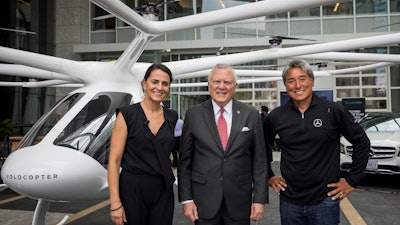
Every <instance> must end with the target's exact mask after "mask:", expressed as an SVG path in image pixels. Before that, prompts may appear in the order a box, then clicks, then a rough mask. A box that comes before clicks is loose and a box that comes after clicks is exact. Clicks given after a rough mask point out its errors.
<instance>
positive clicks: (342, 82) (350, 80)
mask: <svg viewBox="0 0 400 225" xmlns="http://www.w3.org/2000/svg"><path fill="white" fill-rule="evenodd" d="M358 85H360V79H359V78H358V77H338V78H336V86H358Z"/></svg>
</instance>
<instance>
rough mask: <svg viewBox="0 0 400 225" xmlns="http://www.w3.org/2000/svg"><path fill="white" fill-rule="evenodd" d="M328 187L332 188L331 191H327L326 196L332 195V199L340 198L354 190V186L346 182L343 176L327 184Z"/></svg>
mask: <svg viewBox="0 0 400 225" xmlns="http://www.w3.org/2000/svg"><path fill="white" fill-rule="evenodd" d="M328 187H330V188H334V189H333V190H332V191H330V192H328V196H332V200H336V199H340V200H342V199H344V198H346V197H347V196H348V195H349V194H350V193H351V192H353V191H354V188H353V187H352V186H351V185H350V184H349V183H347V181H346V179H344V178H340V179H339V182H337V183H330V184H328Z"/></svg>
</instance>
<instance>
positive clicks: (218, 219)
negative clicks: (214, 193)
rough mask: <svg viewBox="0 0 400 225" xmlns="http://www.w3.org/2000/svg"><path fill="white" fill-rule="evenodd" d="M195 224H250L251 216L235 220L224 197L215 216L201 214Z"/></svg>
mask: <svg viewBox="0 0 400 225" xmlns="http://www.w3.org/2000/svg"><path fill="white" fill-rule="evenodd" d="M195 225H250V216H249V218H248V219H246V220H233V219H232V218H231V216H230V215H229V212H228V210H227V208H226V206H225V199H222V203H221V206H220V207H219V210H218V213H217V215H216V216H215V217H214V218H211V219H205V218H202V217H201V215H199V219H198V220H196V221H195Z"/></svg>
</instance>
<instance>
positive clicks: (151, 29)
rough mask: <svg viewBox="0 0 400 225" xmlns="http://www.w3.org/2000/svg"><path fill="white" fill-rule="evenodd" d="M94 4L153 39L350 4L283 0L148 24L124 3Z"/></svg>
mask: <svg viewBox="0 0 400 225" xmlns="http://www.w3.org/2000/svg"><path fill="white" fill-rule="evenodd" d="M91 1H92V2H93V3H94V4H96V5H98V6H99V7H101V8H103V9H104V10H106V11H109V12H110V13H112V14H114V15H117V17H118V18H120V19H121V20H123V21H124V22H126V23H127V24H129V25H131V26H133V27H136V28H137V29H139V30H141V31H143V32H146V33H148V34H153V35H161V34H164V33H167V32H173V31H178V30H184V29H189V28H194V27H203V26H210V25H216V24H222V23H226V22H233V21H239V20H245V19H250V18H254V17H260V16H268V15H273V14H277V13H283V12H288V11H291V10H293V9H294V8H295V9H303V8H311V7H316V6H321V5H328V4H334V3H336V2H346V1H349V0H325V1H321V0H297V1H292V0H280V1H279V4H276V1H275V0H265V1H258V2H253V3H249V4H245V5H240V6H235V7H229V8H225V9H220V10H214V11H210V12H204V13H199V14H195V15H190V16H185V17H179V18H174V19H170V20H164V21H147V20H145V19H144V18H143V17H141V16H140V15H138V14H137V13H135V11H134V10H133V9H131V8H129V7H128V6H127V5H125V4H124V3H123V2H122V1H115V0H91ZM248 12H252V13H248ZM221 15H223V16H221ZM188 21H190V23H188Z"/></svg>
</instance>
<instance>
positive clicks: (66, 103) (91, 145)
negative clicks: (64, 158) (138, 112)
mask: <svg viewBox="0 0 400 225" xmlns="http://www.w3.org/2000/svg"><path fill="white" fill-rule="evenodd" d="M84 95H85V93H73V94H71V95H69V96H66V97H65V98H63V99H62V100H60V101H59V102H58V103H56V104H55V105H54V106H53V107H52V108H51V109H50V110H49V111H48V113H47V114H45V115H43V116H42V117H41V118H40V119H39V121H38V122H37V123H35V125H34V126H33V127H32V128H31V129H30V131H29V132H28V133H27V134H26V135H25V136H24V138H23V139H22V140H21V142H20V144H19V145H18V146H17V148H16V150H18V149H20V148H24V147H28V146H32V145H36V144H38V143H40V142H41V141H42V140H43V139H44V137H45V136H46V135H47V134H48V133H49V131H50V130H51V129H53V128H55V127H56V126H57V124H58V122H59V121H61V120H62V119H63V117H64V116H66V115H68V113H69V112H70V111H71V109H73V107H74V106H75V104H76V103H77V102H78V101H79V100H80V99H81V98H83V96H84ZM131 103H132V95H131V94H128V93H119V92H102V93H98V94H96V95H95V96H94V97H93V98H92V99H91V100H90V101H89V102H88V103H87V104H86V105H85V106H84V107H83V108H82V109H81V110H80V111H79V112H78V113H77V114H76V113H75V114H76V115H75V116H73V117H72V119H70V122H69V123H67V124H66V123H65V121H64V123H62V124H66V126H65V127H63V128H62V129H60V131H59V132H58V135H57V136H56V138H54V141H53V142H52V143H53V144H54V145H56V146H62V147H67V148H70V149H72V150H76V151H80V152H82V153H85V154H87V155H89V156H90V157H92V158H94V159H95V160H97V161H98V162H99V163H100V164H101V165H102V166H103V167H105V168H107V165H108V153H109V150H110V139H111V132H112V128H113V125H114V122H115V109H116V108H118V107H121V106H125V105H129V104H131ZM71 113H72V114H73V112H71ZM67 120H68V118H67ZM62 124H61V125H62Z"/></svg>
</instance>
